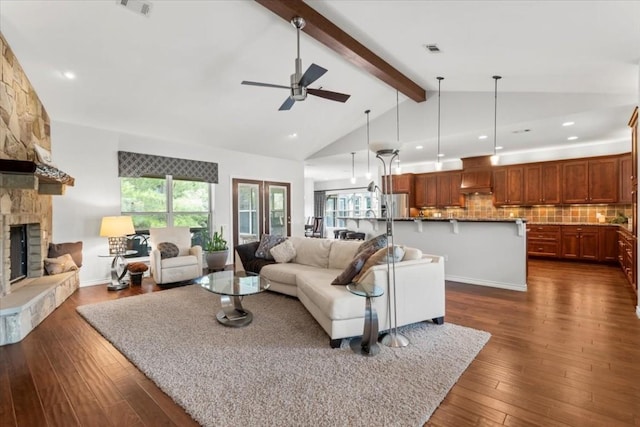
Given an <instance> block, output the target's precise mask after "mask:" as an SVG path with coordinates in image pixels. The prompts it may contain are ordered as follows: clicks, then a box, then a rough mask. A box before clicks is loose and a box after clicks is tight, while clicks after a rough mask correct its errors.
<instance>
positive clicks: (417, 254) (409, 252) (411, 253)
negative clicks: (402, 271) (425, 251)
mask: <svg viewBox="0 0 640 427" xmlns="http://www.w3.org/2000/svg"><path fill="white" fill-rule="evenodd" d="M416 259H422V251H421V250H420V249H418V248H409V247H405V248H404V258H403V260H404V261H414V260H416Z"/></svg>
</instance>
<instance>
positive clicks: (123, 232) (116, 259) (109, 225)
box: [100, 216, 136, 291]
mask: <svg viewBox="0 0 640 427" xmlns="http://www.w3.org/2000/svg"><path fill="white" fill-rule="evenodd" d="M135 232H136V230H135V229H134V228H133V220H132V219H131V217H130V216H105V217H104V218H102V224H101V225H100V236H102V237H108V238H109V255H113V261H112V262H111V283H110V284H109V285H108V286H107V289H108V290H110V291H119V290H120V289H125V288H127V287H129V283H128V281H126V280H123V279H124V276H125V275H126V273H127V270H126V268H124V266H125V265H126V263H125V261H124V258H123V257H122V255H124V254H125V252H126V250H127V234H134V233H135Z"/></svg>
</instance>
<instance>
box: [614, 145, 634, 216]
mask: <svg viewBox="0 0 640 427" xmlns="http://www.w3.org/2000/svg"><path fill="white" fill-rule="evenodd" d="M632 181H633V165H632V164H631V155H630V154H629V155H626V156H622V157H620V183H619V184H618V185H619V189H620V194H618V202H619V203H626V204H629V205H630V204H631V203H632V202H633V193H632V192H631V189H632Z"/></svg>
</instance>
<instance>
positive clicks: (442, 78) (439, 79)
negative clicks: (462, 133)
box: [436, 77, 444, 171]
mask: <svg viewBox="0 0 640 427" xmlns="http://www.w3.org/2000/svg"><path fill="white" fill-rule="evenodd" d="M436 79H438V154H437V155H436V170H437V171H441V170H442V162H441V161H440V157H442V156H441V155H440V83H442V81H443V80H444V77H436Z"/></svg>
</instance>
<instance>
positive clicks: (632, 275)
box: [618, 229, 638, 293]
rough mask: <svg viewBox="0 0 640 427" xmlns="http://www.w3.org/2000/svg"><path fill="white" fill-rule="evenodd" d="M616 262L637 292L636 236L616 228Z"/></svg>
mask: <svg viewBox="0 0 640 427" xmlns="http://www.w3.org/2000/svg"><path fill="white" fill-rule="evenodd" d="M618 262H619V263H620V268H622V271H623V272H624V274H625V276H626V277H627V281H628V282H629V284H630V285H631V287H632V288H633V290H634V291H636V293H637V292H638V283H637V279H636V275H637V274H636V270H637V264H636V238H635V237H634V236H633V234H631V232H629V231H627V230H625V229H620V230H618Z"/></svg>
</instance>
